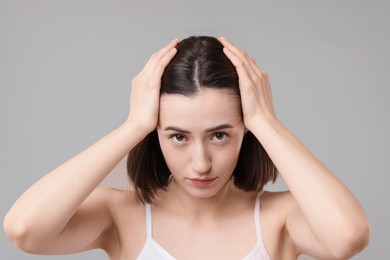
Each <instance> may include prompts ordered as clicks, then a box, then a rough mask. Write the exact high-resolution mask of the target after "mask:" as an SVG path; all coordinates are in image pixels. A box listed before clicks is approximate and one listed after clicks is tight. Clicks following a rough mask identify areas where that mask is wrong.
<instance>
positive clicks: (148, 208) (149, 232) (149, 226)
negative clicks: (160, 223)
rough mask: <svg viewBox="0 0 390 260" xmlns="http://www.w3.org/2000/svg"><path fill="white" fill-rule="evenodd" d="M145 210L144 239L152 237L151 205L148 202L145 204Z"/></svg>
mask: <svg viewBox="0 0 390 260" xmlns="http://www.w3.org/2000/svg"><path fill="white" fill-rule="evenodd" d="M145 211H146V239H151V238H152V207H151V206H150V204H149V203H147V204H145Z"/></svg>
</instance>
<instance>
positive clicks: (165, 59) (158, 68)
mask: <svg viewBox="0 0 390 260" xmlns="http://www.w3.org/2000/svg"><path fill="white" fill-rule="evenodd" d="M176 53H177V49H176V48H173V49H171V50H170V51H169V52H168V53H167V54H165V55H164V57H162V58H161V60H160V62H159V64H158V65H157V66H156V73H157V76H158V77H160V78H161V76H162V74H163V72H164V70H165V68H166V67H167V65H168V64H169V62H170V61H171V60H172V58H173V57H174V56H175V55H176Z"/></svg>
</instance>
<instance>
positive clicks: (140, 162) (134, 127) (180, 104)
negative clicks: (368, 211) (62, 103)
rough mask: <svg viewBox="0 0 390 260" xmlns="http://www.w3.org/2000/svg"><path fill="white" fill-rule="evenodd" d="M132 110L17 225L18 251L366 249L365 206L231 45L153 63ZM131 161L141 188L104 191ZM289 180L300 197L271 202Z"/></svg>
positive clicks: (14, 217)
mask: <svg viewBox="0 0 390 260" xmlns="http://www.w3.org/2000/svg"><path fill="white" fill-rule="evenodd" d="M130 105H131V106H130V113H129V117H128V119H127V121H126V122H125V123H123V124H122V125H121V126H120V127H119V128H118V129H116V130H114V131H113V132H111V133H110V134H108V135H107V136H105V137H104V138H102V139H101V140H99V141H98V142H97V143H95V144H94V145H92V146H91V147H90V148H88V149H86V150H85V151H83V152H82V153H80V154H79V155H77V156H75V157H74V158H72V159H71V160H69V161H67V162H65V163H64V164H62V165H61V166H59V167H58V168H56V169H55V170H53V171H52V172H51V173H49V174H48V175H46V176H44V177H43V178H42V179H40V180H39V181H38V182H37V183H35V184H34V185H33V186H31V187H30V188H29V189H28V190H27V191H26V192H25V193H24V194H23V195H22V196H21V197H20V198H19V199H18V200H17V201H16V202H15V204H14V205H13V206H12V208H11V209H10V211H9V212H8V214H7V215H6V217H5V220H4V227H5V231H6V233H7V234H8V236H9V237H10V238H11V239H12V240H13V241H14V242H15V243H16V244H17V245H18V246H19V247H21V248H22V249H23V250H25V251H27V252H31V253H36V254H69V253H75V252H80V251H85V250H89V249H93V248H102V249H103V250H105V251H106V252H107V254H108V255H109V257H110V259H175V258H177V259H296V258H297V257H298V255H300V254H302V253H304V254H307V255H311V256H313V257H315V258H324V259H345V258H349V257H351V256H353V255H355V254H356V253H358V252H360V251H361V250H363V249H364V248H365V247H366V246H367V244H368V240H369V234H370V227H369V224H368V220H367V218H366V215H365V213H364V210H363V209H362V207H361V206H360V204H359V202H358V201H357V200H356V199H355V198H354V196H353V195H352V193H351V192H350V191H349V190H348V189H347V188H346V187H345V186H344V185H343V184H342V183H341V182H340V181H339V180H338V179H337V178H336V177H335V176H334V175H333V174H332V173H331V172H330V171H329V170H328V169H327V168H326V167H325V166H323V165H322V164H321V163H320V162H319V161H318V160H317V159H316V158H315V157H314V156H313V155H312V154H311V153H310V152H309V151H308V150H307V149H306V148H305V147H304V146H303V145H302V144H301V143H300V142H299V141H298V140H297V139H296V138H295V137H294V136H293V135H292V134H291V133H290V132H289V131H288V130H287V129H286V128H285V127H284V126H283V125H282V124H281V122H280V121H279V120H278V119H277V117H276V115H275V112H274V108H273V104H272V95H271V88H270V85H269V80H268V75H267V73H266V72H264V71H263V70H262V69H261V68H259V67H258V66H257V65H256V62H255V60H253V59H251V58H250V57H249V56H248V54H247V53H245V52H244V51H242V50H241V49H239V48H238V47H237V46H235V45H233V44H232V43H230V42H229V41H227V40H226V39H225V38H223V37H221V38H219V39H215V38H213V37H190V38H187V39H184V40H183V41H181V42H180V41H179V40H177V39H176V40H174V41H172V42H171V43H169V44H168V45H167V46H165V47H164V48H162V49H161V50H159V51H158V52H156V53H154V54H153V55H152V56H151V58H150V59H149V61H148V62H147V64H146V65H145V67H144V68H143V70H142V71H141V72H140V73H139V74H138V75H137V76H136V77H135V78H134V79H133V80H132V93H131V102H130ZM129 151H130V153H129V156H128V173H129V177H130V179H131V180H132V182H133V183H134V187H135V189H134V190H132V191H122V190H116V189H112V188H97V186H98V184H99V183H100V182H101V181H102V180H103V179H104V178H105V177H106V176H107V175H108V173H109V172H110V171H111V169H113V167H114V166H115V165H116V164H117V163H118V162H119V161H120V160H121V159H122V158H123V157H124V156H125V155H126V154H127V153H128V152H129ZM276 168H277V169H278V173H279V174H280V175H281V176H282V177H283V179H284V180H285V182H286V184H287V186H288V188H289V191H288V192H267V191H264V192H263V186H264V184H265V183H266V182H268V181H274V180H275V179H276ZM140 202H143V203H140ZM260 205H261V207H260ZM260 209H261V210H260Z"/></svg>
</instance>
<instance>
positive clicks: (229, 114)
mask: <svg viewBox="0 0 390 260" xmlns="http://www.w3.org/2000/svg"><path fill="white" fill-rule="evenodd" d="M241 121H242V118H241V107H240V101H239V97H238V96H236V95H234V94H232V93H231V92H229V91H226V90H219V89H210V88H208V89H203V90H201V91H199V92H197V93H196V94H194V95H191V96H190V97H186V96H183V95H178V94H164V95H162V96H161V98H160V114H159V125H161V126H167V125H173V126H180V127H183V128H188V129H189V128H195V127H200V128H202V127H204V128H207V127H210V126H215V125H217V124H225V123H232V124H234V123H238V122H241Z"/></svg>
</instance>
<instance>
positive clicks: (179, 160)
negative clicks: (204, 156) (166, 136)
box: [159, 139, 188, 174]
mask: <svg viewBox="0 0 390 260" xmlns="http://www.w3.org/2000/svg"><path fill="white" fill-rule="evenodd" d="M159 141H160V147H161V151H162V154H163V157H164V160H165V163H166V164H167V166H168V168H169V170H170V171H171V173H172V174H174V173H175V172H182V169H183V167H185V165H187V164H188V163H187V159H186V157H185V153H184V152H183V151H181V150H180V149H177V147H174V146H173V145H172V143H171V141H170V140H161V139H160V140H159Z"/></svg>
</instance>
